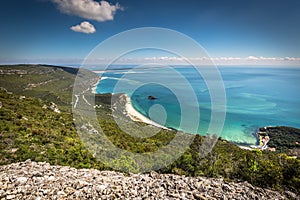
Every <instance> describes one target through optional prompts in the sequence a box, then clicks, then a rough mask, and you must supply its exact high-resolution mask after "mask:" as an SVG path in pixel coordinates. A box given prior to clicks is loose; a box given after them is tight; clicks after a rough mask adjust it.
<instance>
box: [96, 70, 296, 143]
mask: <svg viewBox="0 0 300 200" xmlns="http://www.w3.org/2000/svg"><path fill="white" fill-rule="evenodd" d="M174 70H175V71H174ZM219 71H220V73H221V77H222V79H223V82H224V87H225V91H226V100H227V103H226V107H227V109H226V120H225V125H224V128H223V132H222V134H221V137H222V138H224V139H226V140H229V141H233V142H237V143H247V144H255V143H256V142H257V139H256V137H255V135H254V133H255V130H256V129H257V128H258V127H263V126H277V125H284V126H293V127H298V128H300V92H299V91H300V90H299V88H300V68H288V67H281V68H278V67H273V68H272V67H265V68H264V67H220V68H219ZM184 80H185V81H184ZM161 82H162V83H161ZM190 86H191V88H192V91H193V92H194V94H195V95H196V101H195V99H193V98H191V95H189V92H188V91H190V90H189V89H188V88H189V87H190ZM96 91H97V93H118V92H124V93H127V94H128V95H129V96H130V97H131V102H132V104H133V106H134V107H135V108H136V109H137V110H138V111H139V112H140V113H142V114H143V115H145V116H147V117H149V118H151V119H152V120H154V121H156V122H158V123H160V124H162V125H164V126H166V127H172V128H175V129H178V130H183V131H186V132H190V133H198V134H202V135H205V134H206V133H207V128H208V125H209V123H210V117H211V97H210V92H209V90H208V88H207V85H206V84H205V81H204V79H203V78H202V77H201V75H200V74H199V73H198V72H197V71H196V70H195V69H194V68H192V67H188V66H181V67H179V66H177V67H174V69H173V70H170V69H166V68H151V67H149V68H147V67H145V68H142V69H141V68H130V67H129V68H128V66H126V69H125V70H122V66H121V67H118V68H117V69H116V70H110V71H107V72H105V73H104V74H102V80H101V82H100V83H99V85H98V86H97V88H96ZM149 95H152V96H154V97H157V99H155V100H149V99H148V96H149ZM178 97H179V99H178ZM157 105H161V106H162V107H163V108H164V110H163V109H161V108H162V107H161V106H157ZM181 108H184V109H185V111H187V113H193V112H195V110H199V111H200V117H199V118H200V123H199V128H198V129H197V130H196V131H195V130H194V129H192V128H191V129H190V128H189V123H190V124H191V127H192V124H193V123H194V122H195V118H194V116H193V115H192V114H191V115H185V119H181V116H182V110H181ZM181 120H185V121H186V122H187V125H185V126H184V127H181V126H180V122H181Z"/></svg>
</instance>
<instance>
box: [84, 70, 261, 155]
mask: <svg viewBox="0 0 300 200" xmlns="http://www.w3.org/2000/svg"><path fill="white" fill-rule="evenodd" d="M101 80H102V79H101V76H99V79H98V81H97V82H96V83H95V84H93V85H92V86H91V88H90V90H91V92H92V93H93V94H97V92H96V89H97V85H98V84H99V83H100V82H101ZM112 95H114V94H112ZM119 98H120V101H122V100H121V99H123V103H122V104H123V106H124V114H125V115H127V116H128V117H129V118H130V119H131V120H132V121H134V122H142V123H145V124H148V125H152V126H155V127H158V128H162V129H167V130H170V128H167V127H165V126H162V125H160V124H158V123H156V122H154V121H152V120H151V119H149V118H147V117H146V116H144V115H143V114H141V113H140V112H139V111H137V110H136V109H135V108H134V106H133V105H132V103H131V100H130V97H129V96H128V95H127V94H125V93H123V94H121V95H120V97H119ZM123 106H122V107H123ZM226 141H229V140H226ZM229 142H232V141H229ZM232 143H234V142H232ZM234 144H235V145H237V146H238V147H240V148H241V149H244V150H250V151H251V150H253V149H257V148H259V146H254V145H249V146H248V145H240V144H236V143H234Z"/></svg>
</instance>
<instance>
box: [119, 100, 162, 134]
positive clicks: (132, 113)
mask: <svg viewBox="0 0 300 200" xmlns="http://www.w3.org/2000/svg"><path fill="white" fill-rule="evenodd" d="M121 96H123V97H124V98H125V100H126V103H125V112H126V114H127V115H128V116H129V117H130V119H131V120H132V121H135V122H143V123H146V124H149V125H152V126H156V127H158V128H162V129H168V128H167V127H165V126H162V125H160V124H158V123H156V122H154V121H152V120H151V119H149V118H147V117H145V116H144V115H143V114H141V113H140V112H139V111H137V110H136V109H135V108H134V107H133V105H132V103H131V101H130V98H129V96H128V95H127V94H122V95H121ZM120 98H121V97H120Z"/></svg>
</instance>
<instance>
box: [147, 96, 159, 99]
mask: <svg viewBox="0 0 300 200" xmlns="http://www.w3.org/2000/svg"><path fill="white" fill-rule="evenodd" d="M148 99H149V100H155V99H157V98H156V97H155V96H152V95H150V96H148Z"/></svg>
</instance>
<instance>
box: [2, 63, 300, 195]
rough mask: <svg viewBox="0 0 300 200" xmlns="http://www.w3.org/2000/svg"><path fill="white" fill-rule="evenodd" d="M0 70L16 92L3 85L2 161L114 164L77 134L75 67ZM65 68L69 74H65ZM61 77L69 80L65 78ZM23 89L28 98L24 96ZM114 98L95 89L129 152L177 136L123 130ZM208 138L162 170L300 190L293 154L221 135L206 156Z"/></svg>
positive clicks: (110, 129) (105, 122)
mask: <svg viewBox="0 0 300 200" xmlns="http://www.w3.org/2000/svg"><path fill="white" fill-rule="evenodd" d="M48 68H49V69H48ZM2 69H9V70H14V69H18V70H24V71H27V75H28V76H25V75H24V76H22V77H20V74H16V73H12V74H7V73H6V74H4V73H3V70H2ZM41 69H44V70H46V71H47V72H46V73H40V74H39V75H38V77H35V76H36V74H35V75H34V74H31V75H30V74H28V72H32V73H33V72H35V71H39V72H41ZM55 69H56V70H55ZM58 69H62V71H60V73H56V71H57V70H58ZM1 70H2V71H1ZM68 70H70V69H68ZM0 72H2V73H0V74H1V76H0V77H1V79H0V80H1V82H0V83H1V85H0V87H3V88H5V89H6V90H8V91H11V92H13V93H9V92H7V91H6V90H5V89H1V90H0V102H1V104H0V105H2V107H1V108H0V165H4V164H9V163H12V162H19V161H24V160H26V159H31V160H34V161H46V162H49V163H51V164H57V165H69V166H72V167H76V168H96V169H101V170H102V169H110V168H109V167H108V166H106V165H105V163H101V162H100V161H98V160H97V159H96V158H95V157H94V155H93V154H92V153H91V152H90V151H89V150H87V149H86V148H85V146H84V144H83V142H82V141H81V139H80V138H79V136H78V134H77V131H76V128H75V124H74V122H73V115H72V113H71V112H70V109H71V104H70V102H71V101H70V100H71V93H72V89H71V88H70V87H65V86H66V85H68V84H71V83H72V82H73V81H74V78H75V74H76V73H70V72H68V71H67V70H65V69H64V68H56V67H50V66H46V67H45V66H29V67H28V68H27V66H25V67H24V66H16V67H14V66H5V67H0ZM62 74H65V75H64V76H65V77H67V78H64V79H63V78H62ZM44 76H46V77H48V78H49V77H51V79H55V81H52V82H51V81H50V82H48V83H45V84H42V85H37V86H36V87H34V88H32V89H31V90H30V92H28V90H26V89H24V87H27V86H28V84H31V83H32V82H31V78H32V81H35V83H38V82H39V83H41V80H43V81H46V80H49V79H47V78H46V77H44ZM58 77H59V78H58ZM91 77H93V75H91ZM66 79H68V80H66ZM61 81H62V82H64V83H61V84H60V82H61ZM54 82H55V83H54ZM67 82H68V84H67ZM48 84H49V85H48ZM14 87H15V88H14ZM44 92H45V94H48V95H49V94H51V95H49V96H51V97H55V98H50V99H48V97H49V96H48V95H43V94H44ZM21 95H25V96H26V98H20V96H21ZM57 97H59V98H57ZM86 98H87V99H88V98H90V97H89V96H87V97H86ZM110 99H111V95H110V94H106V95H96V99H95V102H96V104H97V105H101V108H98V109H96V111H97V116H98V121H99V124H101V128H102V129H103V130H104V132H105V134H106V136H107V138H108V139H109V140H110V141H111V142H112V143H113V144H115V145H116V146H118V147H120V148H122V149H124V150H128V151H130V152H139V153H142V152H153V151H155V150H157V149H159V148H160V147H162V146H165V145H166V144H168V143H169V142H170V141H171V140H172V139H173V138H174V136H175V134H176V132H175V131H171V130H162V131H161V132H159V133H158V134H156V135H154V136H152V137H149V138H136V137H133V136H130V135H128V134H126V133H124V132H123V131H121V130H120V128H119V127H118V125H117V124H116V123H115V122H114V120H113V118H112V116H111V109H110ZM51 102H54V103H56V104H57V105H58V107H59V108H60V110H61V113H56V112H54V111H53V110H51V109H49V105H50V103H51ZM44 105H46V106H47V108H46V107H45V106H44ZM203 141H204V137H202V136H199V135H197V136H196V137H195V139H194V141H193V143H192V144H191V146H190V148H189V149H188V150H187V151H186V152H185V153H184V154H183V155H182V156H181V157H180V158H179V159H178V160H176V161H175V162H174V163H173V164H171V165H169V166H165V167H164V168H163V169H160V170H159V171H158V172H160V173H175V174H184V175H187V176H198V175H203V176H209V177H224V178H225V179H226V180H241V181H248V182H250V183H252V184H254V185H257V186H262V187H270V188H275V189H285V188H288V189H290V190H292V191H294V192H297V193H300V160H299V159H294V158H291V157H289V156H287V155H286V153H284V152H282V153H273V152H268V151H263V152H262V151H260V150H253V151H248V150H243V149H241V148H239V147H238V146H236V145H235V144H232V143H230V142H227V141H225V140H222V139H219V140H218V142H217V144H216V145H215V147H214V149H213V150H212V152H210V153H209V154H208V155H207V156H206V157H204V158H201V157H200V156H199V147H200V146H201V144H202V143H203ZM154 164H155V163H154ZM113 165H114V167H120V168H121V169H123V170H125V171H131V172H137V171H138V167H139V165H138V164H137V163H136V162H135V161H134V160H132V159H131V158H129V157H127V156H126V155H125V154H124V155H122V157H121V159H119V160H115V161H114V162H113Z"/></svg>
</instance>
